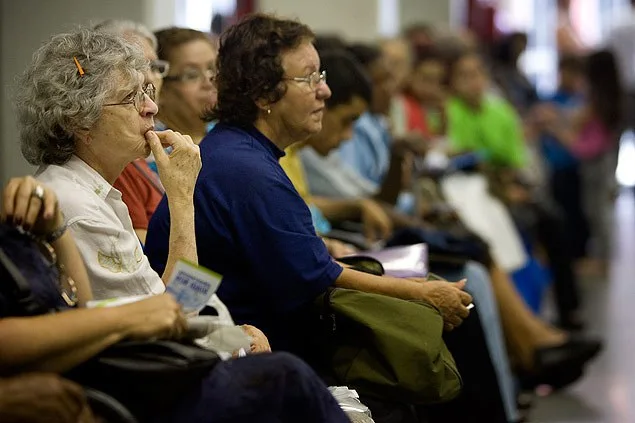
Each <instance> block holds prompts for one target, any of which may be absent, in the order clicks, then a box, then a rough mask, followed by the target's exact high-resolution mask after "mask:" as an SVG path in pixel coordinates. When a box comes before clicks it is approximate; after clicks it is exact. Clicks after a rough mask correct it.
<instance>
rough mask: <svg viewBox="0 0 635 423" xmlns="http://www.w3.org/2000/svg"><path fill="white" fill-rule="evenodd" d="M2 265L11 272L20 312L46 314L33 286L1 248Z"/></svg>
mask: <svg viewBox="0 0 635 423" xmlns="http://www.w3.org/2000/svg"><path fill="white" fill-rule="evenodd" d="M0 264H2V266H3V267H4V268H5V269H6V270H7V272H9V276H10V277H11V280H13V282H14V287H15V293H16V296H17V298H16V300H17V302H18V306H19V307H20V310H21V311H22V312H24V313H26V315H28V316H35V315H40V314H46V313H47V312H48V310H42V307H41V306H40V305H39V304H38V302H37V301H36V300H35V298H34V297H33V292H32V291H31V286H30V285H29V282H28V281H27V280H26V278H25V277H24V275H22V272H20V269H19V268H18V266H17V265H16V264H15V263H14V262H13V260H11V259H10V258H9V256H8V255H7V254H6V253H5V252H4V249H3V248H2V247H0Z"/></svg>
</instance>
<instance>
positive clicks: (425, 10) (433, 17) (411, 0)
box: [399, 0, 457, 27]
mask: <svg viewBox="0 0 635 423" xmlns="http://www.w3.org/2000/svg"><path fill="white" fill-rule="evenodd" d="M456 3H457V1H456V0H400V2H399V10H400V17H401V26H402V27H407V26H409V25H412V24H414V23H421V22H425V23H429V24H433V25H440V26H448V25H449V24H450V22H451V19H452V9H453V8H455V7H456Z"/></svg>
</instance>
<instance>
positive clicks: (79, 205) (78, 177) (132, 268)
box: [36, 156, 165, 299]
mask: <svg viewBox="0 0 635 423" xmlns="http://www.w3.org/2000/svg"><path fill="white" fill-rule="evenodd" d="M36 177H37V179H38V180H40V181H42V182H43V183H45V184H47V185H48V186H49V187H50V188H51V189H53V191H55V194H56V195H57V197H58V199H59V204H60V208H61V211H62V214H63V215H64V219H65V220H66V224H67V225H68V228H69V229H70V231H71V233H72V234H73V237H74V238H75V242H76V243H77V247H78V249H79V252H80V254H81V255H82V258H83V260H84V264H85V265H86V270H87V271H88V276H89V280H90V283H91V287H92V290H93V295H94V297H95V299H105V298H114V297H122V296H129V295H142V294H159V293H162V292H163V291H164V290H165V287H164V284H163V282H162V280H161V278H160V277H159V275H158V274H157V273H156V272H155V271H154V270H152V268H151V267H150V263H149V262H148V259H147V258H146V257H145V256H144V255H143V251H142V249H141V244H140V243H139V239H138V238H137V236H136V235H135V232H134V229H133V228H132V222H131V221H130V216H129V215H128V208H127V207H126V205H125V204H124V203H123V201H122V200H121V193H120V192H119V191H117V190H116V189H115V188H113V187H112V186H111V185H110V184H109V183H108V182H106V180H105V179H104V178H103V177H102V176H101V175H100V174H99V173H97V172H96V171H95V170H94V169H93V168H91V167H90V166H88V164H86V163H85V162H84V161H82V160H81V159H80V158H78V157H76V156H73V157H72V158H71V159H70V160H69V161H68V163H66V164H64V165H62V166H56V165H49V166H43V167H41V168H40V169H39V170H38V172H37V174H36Z"/></svg>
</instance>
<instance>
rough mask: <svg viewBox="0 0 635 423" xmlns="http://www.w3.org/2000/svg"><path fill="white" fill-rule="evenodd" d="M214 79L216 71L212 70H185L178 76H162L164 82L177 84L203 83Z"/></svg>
mask: <svg viewBox="0 0 635 423" xmlns="http://www.w3.org/2000/svg"><path fill="white" fill-rule="evenodd" d="M214 78H216V71H215V70H213V69H205V70H202V69H198V68H187V69H185V70H184V71H183V72H182V73H180V74H178V75H168V76H164V77H163V80H164V81H178V82H203V81H211V80H213V79H214Z"/></svg>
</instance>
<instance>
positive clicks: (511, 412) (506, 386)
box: [432, 261, 518, 421]
mask: <svg viewBox="0 0 635 423" xmlns="http://www.w3.org/2000/svg"><path fill="white" fill-rule="evenodd" d="M432 271H433V272H434V269H432ZM439 275H440V276H442V277H443V278H445V279H447V280H449V281H458V280H461V279H467V285H466V287H465V290H466V291H467V292H468V293H469V294H470V295H471V296H472V298H474V306H475V307H476V308H477V309H478V312H479V316H480V318H481V326H482V327H483V332H484V333H485V342H486V343H487V348H488V350H489V353H490V358H491V359H492V363H493V364H494V369H495V371H496V376H497V378H498V384H499V386H500V390H501V396H502V397H503V404H504V405H505V413H506V414H507V419H508V420H509V421H514V420H516V419H517V418H518V412H517V409H516V393H515V392H516V391H515V385H514V379H513V375H512V372H511V368H510V366H509V358H508V355H507V349H506V348H505V338H504V337H503V330H502V328H501V322H500V316H499V315H498V305H497V304H496V300H495V298H494V292H493V291H492V281H491V280H490V278H489V273H488V272H487V269H486V268H485V267H484V266H483V265H481V264H480V263H477V262H472V261H470V262H468V263H467V264H466V265H465V268H464V269H463V271H456V272H442V273H440V274H439Z"/></svg>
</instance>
